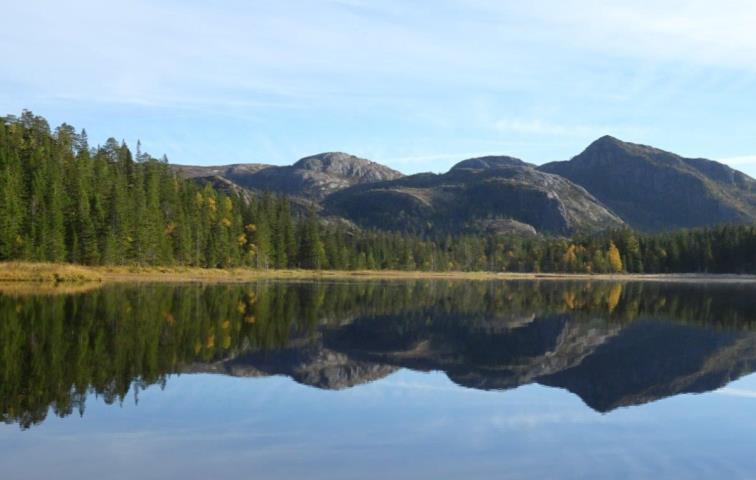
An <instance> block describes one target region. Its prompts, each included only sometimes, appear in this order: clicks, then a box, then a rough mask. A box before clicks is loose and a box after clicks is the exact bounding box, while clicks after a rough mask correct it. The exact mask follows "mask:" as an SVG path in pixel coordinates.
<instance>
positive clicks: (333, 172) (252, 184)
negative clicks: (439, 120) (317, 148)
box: [176, 152, 402, 200]
mask: <svg viewBox="0 0 756 480" xmlns="http://www.w3.org/2000/svg"><path fill="white" fill-rule="evenodd" d="M176 168H177V169H178V170H179V172H181V173H182V174H184V175H186V176H189V177H192V178H200V177H207V176H221V177H223V178H225V179H227V180H229V181H231V182H233V183H234V184H236V185H238V186H240V187H243V188H246V189H250V190H253V191H271V192H277V193H281V194H285V195H290V196H295V197H304V198H306V199H309V200H321V199H323V198H324V197H325V196H327V195H328V194H330V193H333V192H336V191H338V190H341V189H344V188H347V187H350V186H352V185H359V184H363V183H370V182H380V181H383V180H393V179H396V178H399V177H401V176H402V174H401V173H399V172H397V171H396V170H392V169H390V168H388V167H386V166H384V165H381V164H378V163H375V162H371V161H370V160H365V159H364V158H359V157H355V156H354V155H349V154H346V153H341V152H329V153H321V154H318V155H313V156H310V157H306V158H303V159H301V160H299V161H298V162H296V163H295V164H294V165H290V166H283V167H279V166H272V165H263V164H244V165H229V166H221V167H189V166H177V167H176Z"/></svg>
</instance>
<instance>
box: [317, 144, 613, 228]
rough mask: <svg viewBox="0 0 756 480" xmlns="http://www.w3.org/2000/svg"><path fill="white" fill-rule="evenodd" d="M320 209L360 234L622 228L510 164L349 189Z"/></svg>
mask: <svg viewBox="0 0 756 480" xmlns="http://www.w3.org/2000/svg"><path fill="white" fill-rule="evenodd" d="M324 206H325V210H326V212H327V213H328V214H330V215H335V216H341V217H345V218H347V219H348V220H351V221H353V222H354V223H356V224H357V225H360V226H362V227H370V228H379V229H387V230H399V231H414V232H454V233H456V232H460V231H481V230H489V231H494V232H498V233H505V232H506V233H512V232H516V233H531V234H532V233H536V232H546V233H552V234H570V233H573V232H576V231H580V230H600V229H605V228H609V227H618V226H620V225H622V220H621V219H620V218H619V217H617V216H616V215H614V214H613V213H612V212H610V211H609V210H608V209H606V208H605V207H604V206H603V205H601V204H600V203H599V202H598V201H597V200H596V199H595V198H594V197H593V196H592V195H590V194H589V193H588V192H586V191H585V189H583V188H582V187H579V186H577V185H575V184H574V183H572V182H571V181H569V180H566V179H565V178H562V177H560V176H558V175H553V174H550V173H546V172H542V171H539V170H537V169H536V168H535V167H534V166H533V165H529V164H527V163H525V162H523V161H521V160H518V159H515V158H511V157H483V158H477V159H470V160H465V161H462V162H460V163H458V164H457V165H455V166H454V167H452V168H451V170H449V171H448V172H447V173H444V174H433V173H421V174H416V175H411V176H407V177H403V178H399V179H395V180H390V181H383V182H375V183H366V184H362V185H356V186H353V187H350V188H347V189H344V190H341V191H338V192H336V193H334V194H332V195H330V196H328V197H327V198H326V199H325V202H324Z"/></svg>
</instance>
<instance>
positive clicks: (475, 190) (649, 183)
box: [173, 135, 756, 235]
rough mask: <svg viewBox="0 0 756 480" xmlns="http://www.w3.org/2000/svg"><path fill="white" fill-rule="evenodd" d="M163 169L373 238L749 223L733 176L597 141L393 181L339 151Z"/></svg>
mask: <svg viewBox="0 0 756 480" xmlns="http://www.w3.org/2000/svg"><path fill="white" fill-rule="evenodd" d="M173 167H174V168H175V169H176V170H177V171H179V172H180V173H181V174H182V175H184V176H186V177H189V178H194V179H196V180H198V181H205V182H211V183H212V184H213V185H214V186H217V187H219V188H224V189H226V190H230V191H233V192H235V193H237V194H240V193H241V194H244V195H247V196H248V194H250V192H251V193H254V194H257V193H261V192H265V191H271V192H275V193H279V194H283V195H287V196H290V197H292V198H294V199H295V203H298V204H300V205H306V204H314V205H315V206H316V207H317V208H318V209H319V210H320V211H321V212H322V213H323V214H325V215H327V216H331V217H340V218H343V219H345V220H348V221H349V222H350V223H351V224H354V225H359V226H362V227H367V228H377V229H382V230H398V231H410V232H415V233H429V232H444V233H461V232H484V231H487V232H493V233H518V234H526V235H531V234H537V233H546V234H556V235H569V234H573V233H576V232H579V231H598V230H606V229H611V228H617V227H621V226H624V225H627V226H629V227H632V228H635V229H638V230H642V231H664V230H671V229H674V228H691V227H699V226H711V225H716V224H730V223H741V224H742V223H754V222H756V180H754V179H753V178H751V177H749V176H748V175H746V174H745V173H743V172H740V171H738V170H736V169H733V168H731V167H729V166H727V165H724V164H722V163H720V162H717V161H714V160H708V159H705V158H686V157H682V156H680V155H677V154H675V153H671V152H668V151H665V150H661V149H659V148H655V147H652V146H648V145H643V144H637V143H631V142H625V141H622V140H620V139H618V138H615V137H613V136H609V135H605V136H602V137H600V138H598V139H597V140H595V141H594V142H592V143H591V144H590V145H588V146H587V147H586V148H585V149H584V150H583V151H582V152H581V153H579V154H578V155H576V156H574V157H572V158H571V159H570V160H565V161H556V162H549V163H545V164H543V165H534V164H531V163H528V162H525V161H523V160H521V159H519V158H516V157H512V156H507V155H489V156H483V157H475V158H469V159H464V160H461V161H460V162H458V163H456V164H454V165H453V166H452V167H451V168H450V169H449V170H448V171H446V172H444V173H416V174H412V175H404V174H402V173H401V172H399V171H397V170H394V169H392V168H390V167H387V166H385V165H382V164H380V163H377V162H373V161H370V160H367V159H364V158H360V157H357V156H354V155H350V154H348V153H344V152H325V153H320V154H316V155H310V156H307V157H303V158H301V159H299V160H298V161H297V162H295V163H294V164H292V165H285V166H276V165H269V164H265V163H249V164H239V163H237V164H230V165H221V166H212V167H197V166H191V165H174V166H173Z"/></svg>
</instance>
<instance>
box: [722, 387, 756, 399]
mask: <svg viewBox="0 0 756 480" xmlns="http://www.w3.org/2000/svg"><path fill="white" fill-rule="evenodd" d="M714 393H716V394H718V395H727V396H729V397H743V398H756V390H747V389H742V388H730V387H725V388H720V389H719V390H715V391H714Z"/></svg>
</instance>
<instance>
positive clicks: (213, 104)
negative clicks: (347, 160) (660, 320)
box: [0, 0, 756, 175]
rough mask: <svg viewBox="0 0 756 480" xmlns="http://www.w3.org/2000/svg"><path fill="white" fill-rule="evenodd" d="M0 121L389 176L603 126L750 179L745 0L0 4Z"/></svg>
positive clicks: (751, 8)
mask: <svg viewBox="0 0 756 480" xmlns="http://www.w3.org/2000/svg"><path fill="white" fill-rule="evenodd" d="M6 3H7V5H3V8H2V10H3V15H2V16H1V17H0V48H1V49H2V50H1V51H2V62H1V65H2V66H0V73H1V75H0V114H5V113H16V114H17V113H19V112H20V111H21V109H24V108H27V109H31V110H32V111H34V112H35V113H38V114H41V115H44V116H46V117H47V118H48V119H49V120H50V121H51V123H52V124H53V125H57V124H59V123H60V122H63V121H66V122H68V123H71V124H73V125H75V126H76V127H79V128H81V127H85V128H86V129H87V131H88V132H89V136H90V141H91V142H92V143H98V142H104V140H105V139H106V138H107V137H108V136H115V137H116V138H119V139H121V138H123V139H125V140H126V141H127V142H128V143H129V144H131V145H132V146H133V144H135V143H136V140H137V138H139V139H141V141H142V144H143V146H144V149H145V150H146V151H149V152H150V153H152V154H153V155H160V154H162V153H165V154H167V155H168V157H169V159H170V160H171V161H172V162H173V163H193V164H206V165H209V164H221V163H235V162H264V163H274V164H288V163H292V162H293V161H295V160H296V159H298V158H300V157H302V156H305V155H308V154H313V153H318V152H323V151H332V150H339V151H346V152H350V153H353V154H356V155H360V156H363V157H366V158H369V159H372V160H376V161H379V162H382V163H385V164H388V165H390V166H392V167H394V168H397V169H399V170H401V171H403V172H406V173H414V172H419V171H444V170H446V169H447V168H448V167H449V166H450V165H452V164H453V163H455V162H456V161H458V160H461V159H463V158H467V157H470V156H476V155H483V154H507V155H513V156H517V157H520V158H523V159H525V160H527V161H531V162H534V163H543V162H546V161H551V160H562V159H567V158H569V157H571V156H572V155H575V154H577V153H579V152H580V151H581V150H582V149H583V148H585V146H586V145H588V144H589V143H590V142H591V141H592V140H594V139H595V138H597V137H599V136H601V135H604V134H611V135H614V136H617V137H619V138H622V139H624V140H628V141H634V142H638V143H646V144H651V145H654V146H658V147H660V148H664V149H667V150H671V151H674V152H677V153H680V154H683V155H687V156H703V157H708V158H714V159H718V160H722V161H725V162H726V163H728V164H730V165H733V166H735V167H736V168H739V169H741V170H743V171H746V172H747V173H750V174H751V175H756V115H755V113H756V35H754V34H753V25H756V4H754V3H753V2H751V1H746V0H742V1H719V2H711V1H697V0H693V1H674V0H670V1H664V2H658V1H657V2H652V1H622V0H620V1H614V2H605V1H578V0H561V1H548V0H546V1H539V2H522V1H494V0H436V1H424V2H421V1H411V0H386V1H363V0H332V1H325V0H324V1H314V0H311V1H304V0H302V1H289V0H277V1H275V2H266V1H217V2H202V1H196V0H189V1H186V0H183V1H179V0H169V1H153V2H147V1H143V0H133V1H129V2H109V1H95V0H83V1H79V0H72V1H68V2H59V1H55V2H54V1H36V0H27V1H25V2H6Z"/></svg>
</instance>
